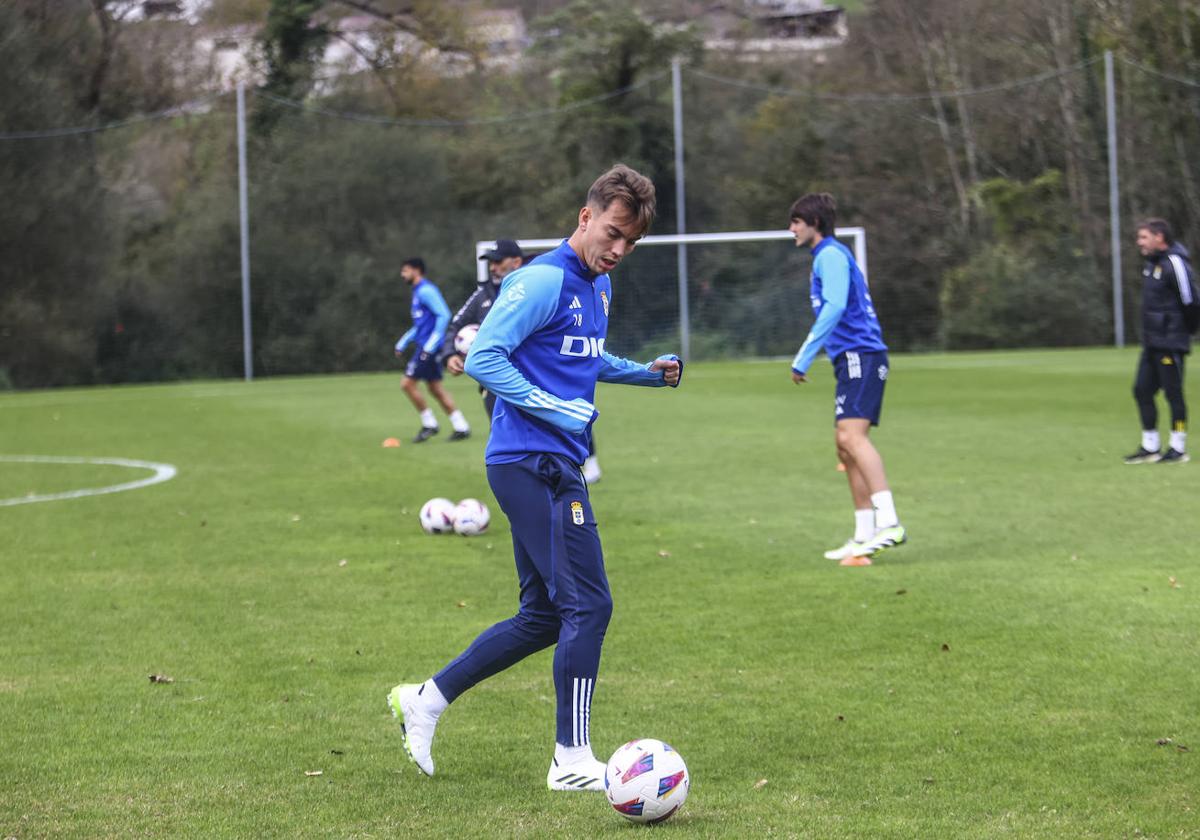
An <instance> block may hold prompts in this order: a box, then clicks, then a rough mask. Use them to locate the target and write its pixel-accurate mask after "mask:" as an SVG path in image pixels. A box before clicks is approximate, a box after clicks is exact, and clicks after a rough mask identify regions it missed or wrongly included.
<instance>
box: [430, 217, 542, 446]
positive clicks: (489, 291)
mask: <svg viewBox="0 0 1200 840" xmlns="http://www.w3.org/2000/svg"><path fill="white" fill-rule="evenodd" d="M479 259H481V260H487V263H488V278H487V279H486V280H484V281H483V282H482V283H480V284H479V286H478V288H476V289H475V291H474V292H472V293H471V296H470V297H469V298H467V302H466V303H464V304H463V305H462V306H461V307H460V308H459V310H458V311H457V312H455V313H454V317H453V318H451V319H450V326H449V327H447V328H446V339H445V341H444V342H443V343H442V352H441V353H440V354H438V361H439V362H441V363H442V364H443V365H445V367H446V370H447V371H449V372H450V374H451V375H452V376H459V375H461V374H462V372H463V357H462V356H460V355H459V354H458V351H456V350H455V349H454V337H455V336H456V335H458V331H459V330H461V329H462V328H463V327H465V326H467V325H468V324H482V323H483V319H484V318H486V317H487V314H488V313H489V312H491V311H492V303H493V302H495V300H496V294H497V292H499V291H500V283H501V281H503V280H504V278H505V277H507V276H508V275H510V274H512V273H513V272H514V271H516V270H517V269H518V268H520V267H521V266H523V265H524V264H525V252H524V251H522V250H521V246H520V245H518V244H517V243H516V242H514V241H513V240H511V239H498V240H496V247H495V248H492V249H491V250H490V251H486V252H485V253H484V254H482V255H481V256H480V257H479ZM479 392H480V393H481V394H482V395H483V405H484V407H485V408H486V409H487V415H488V422H489V423H491V422H492V410H493V409H494V408H495V407H496V397H495V396H494V395H492V394H491V393H490V392H489V391H487V390H485V389H484V387H483V386H482V385H481V386H480V387H479Z"/></svg>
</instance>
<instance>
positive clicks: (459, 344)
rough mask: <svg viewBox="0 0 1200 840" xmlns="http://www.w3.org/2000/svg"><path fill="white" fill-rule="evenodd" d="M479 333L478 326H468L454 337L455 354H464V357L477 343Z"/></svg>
mask: <svg viewBox="0 0 1200 840" xmlns="http://www.w3.org/2000/svg"><path fill="white" fill-rule="evenodd" d="M477 332H479V325H478V324H467V325H466V326H465V327H463V328H462V329H461V330H459V331H458V334H457V335H456V336H454V352H456V353H462V354H463V355H464V356H465V355H467V352H468V351H469V350H470V349H471V345H472V344H474V343H475V334H476V333H477Z"/></svg>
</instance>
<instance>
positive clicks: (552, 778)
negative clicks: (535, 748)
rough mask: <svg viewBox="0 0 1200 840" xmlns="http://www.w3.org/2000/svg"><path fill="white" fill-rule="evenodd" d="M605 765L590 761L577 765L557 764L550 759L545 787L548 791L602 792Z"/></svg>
mask: <svg viewBox="0 0 1200 840" xmlns="http://www.w3.org/2000/svg"><path fill="white" fill-rule="evenodd" d="M606 769H607V765H605V764H604V763H603V762H600V761H597V760H596V759H594V758H593V759H591V760H588V761H581V762H579V763H578V764H570V765H567V764H559V763H558V759H551V761H550V770H549V772H548V773H546V787H548V788H550V790H604V771H605V770H606Z"/></svg>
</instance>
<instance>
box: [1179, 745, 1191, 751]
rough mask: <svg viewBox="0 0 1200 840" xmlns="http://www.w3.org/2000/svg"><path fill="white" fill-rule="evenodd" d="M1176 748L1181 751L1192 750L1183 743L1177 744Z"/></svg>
mask: <svg viewBox="0 0 1200 840" xmlns="http://www.w3.org/2000/svg"><path fill="white" fill-rule="evenodd" d="M1175 749H1177V750H1179V751H1180V752H1191V750H1189V749H1188V748H1187V747H1185V746H1184V745H1183V744H1176V745H1175Z"/></svg>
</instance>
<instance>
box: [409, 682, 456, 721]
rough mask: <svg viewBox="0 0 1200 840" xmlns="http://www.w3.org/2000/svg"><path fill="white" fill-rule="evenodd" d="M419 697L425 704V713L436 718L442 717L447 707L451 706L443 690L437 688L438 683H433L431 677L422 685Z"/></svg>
mask: <svg viewBox="0 0 1200 840" xmlns="http://www.w3.org/2000/svg"><path fill="white" fill-rule="evenodd" d="M417 696H419V697H420V698H421V702H422V703H424V704H425V711H427V712H429V714H431V715H433V716H434V717H438V716H439V715H441V713H442V712H444V711H446V707H447V706H449V705H450V703H449V702H447V700H446V698H445V697H444V696H443V695H442V692H441V689H439V688H438V687H437V683H435V682H434V681H433V677H430V678H429V679H427V680H425V682H424V683H422V684H421V690H420V691H419V692H418V694H417Z"/></svg>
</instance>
